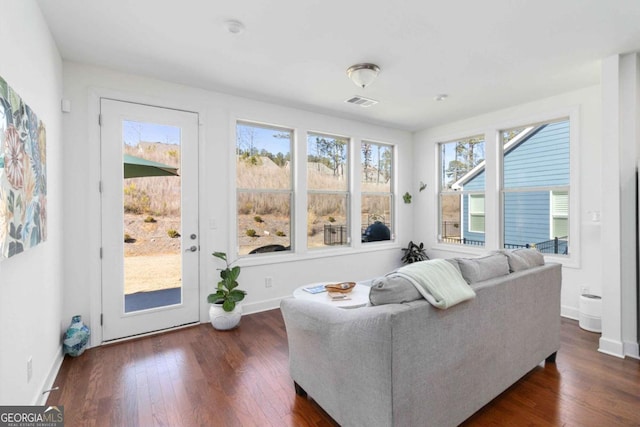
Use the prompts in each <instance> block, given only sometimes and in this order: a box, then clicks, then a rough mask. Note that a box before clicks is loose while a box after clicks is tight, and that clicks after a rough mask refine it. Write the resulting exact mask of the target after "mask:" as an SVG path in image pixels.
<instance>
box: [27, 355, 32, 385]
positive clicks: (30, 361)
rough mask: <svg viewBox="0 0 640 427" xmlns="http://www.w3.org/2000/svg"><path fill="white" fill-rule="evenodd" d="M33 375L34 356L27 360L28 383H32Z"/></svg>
mask: <svg viewBox="0 0 640 427" xmlns="http://www.w3.org/2000/svg"><path fill="white" fill-rule="evenodd" d="M32 375H33V356H29V358H28V359H27V382H31V376H32Z"/></svg>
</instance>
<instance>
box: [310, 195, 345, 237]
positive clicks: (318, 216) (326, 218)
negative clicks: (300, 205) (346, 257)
mask: <svg viewBox="0 0 640 427" xmlns="http://www.w3.org/2000/svg"><path fill="white" fill-rule="evenodd" d="M347 205H348V200H347V195H346V194H326V193H321V194H317V193H310V194H309V195H308V211H307V242H308V243H307V246H308V247H309V248H319V247H325V246H336V245H347V244H349V239H348V236H349V227H348V221H347Z"/></svg>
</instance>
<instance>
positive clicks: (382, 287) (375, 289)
mask: <svg viewBox="0 0 640 427" xmlns="http://www.w3.org/2000/svg"><path fill="white" fill-rule="evenodd" d="M447 261H448V262H450V263H451V264H452V265H453V266H454V267H455V268H456V269H458V270H460V267H459V266H458V262H457V261H456V260H454V259H447ZM394 272H395V271H393V272H391V273H394ZM391 273H389V274H387V275H386V276H382V277H378V278H377V279H374V280H373V281H372V283H371V292H370V293H369V301H370V302H371V305H384V304H402V303H404V302H411V301H415V300H419V299H423V298H424V297H423V296H422V295H421V294H420V292H418V290H417V289H416V287H415V286H414V285H413V284H412V283H411V282H410V281H408V280H407V279H405V278H403V277H398V276H395V275H393V274H391Z"/></svg>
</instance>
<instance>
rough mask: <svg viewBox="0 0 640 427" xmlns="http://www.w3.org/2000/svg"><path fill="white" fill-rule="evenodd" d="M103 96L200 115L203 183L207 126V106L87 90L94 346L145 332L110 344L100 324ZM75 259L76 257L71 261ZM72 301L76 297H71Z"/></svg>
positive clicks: (203, 285) (202, 293)
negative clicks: (101, 129) (101, 127)
mask: <svg viewBox="0 0 640 427" xmlns="http://www.w3.org/2000/svg"><path fill="white" fill-rule="evenodd" d="M101 98H109V99H113V100H118V101H122V102H130V103H135V104H143V105H148V106H151V107H160V108H168V109H173V110H180V111H186V112H190V113H196V114H198V142H197V144H198V152H199V153H200V156H199V158H198V181H199V182H202V179H203V172H202V171H203V170H204V169H203V165H204V164H205V159H204V157H205V156H204V155H202V154H203V153H205V150H204V141H205V126H204V121H203V117H204V110H205V109H204V108H203V107H202V106H198V105H194V104H190V103H185V102H184V101H180V100H169V99H159V98H156V97H152V96H147V95H141V94H135V93H131V92H122V91H116V90H110V89H104V88H95V87H90V88H89V89H88V100H87V126H88V143H89V153H90V158H89V162H88V165H89V169H90V170H89V171H88V174H87V176H88V186H89V194H88V200H87V202H88V203H87V216H88V218H90V221H89V229H88V235H89V239H88V240H89V242H88V243H89V248H91V251H92V252H94V253H95V256H93V255H92V256H91V262H90V265H89V277H88V278H87V280H88V283H89V284H90V285H89V295H90V304H89V318H88V320H89V321H88V322H85V323H87V324H88V326H89V327H90V328H91V341H90V346H91V347H97V346H100V345H102V344H110V343H115V342H119V341H122V340H127V339H131V338H138V337H140V336H143V335H146V334H142V335H136V336H134V337H131V338H123V339H121V340H113V341H109V342H108V343H104V342H103V339H102V325H101V314H102V260H101V259H100V247H101V244H102V242H101V240H102V233H101V226H102V219H101V215H102V210H101V194H100V180H101V171H100V166H101V159H100V156H101V154H100V125H99V123H98V120H99V116H100V99H101ZM203 187H204V186H203V185H199V186H198V196H197V197H198V200H199V203H198V215H199V216H200V218H201V220H200V221H199V224H198V231H197V232H198V235H199V236H200V237H201V240H200V246H201V250H200V251H198V257H199V258H198V261H199V262H198V264H199V266H200V267H199V271H198V280H199V282H200V289H199V297H200V302H199V305H198V307H199V319H200V322H201V323H202V322H206V320H207V319H206V316H205V315H207V311H206V306H207V304H206V300H205V297H206V295H207V294H208V287H207V282H206V274H205V272H206V270H207V269H206V260H207V258H206V257H205V254H206V253H208V249H207V248H208V246H209V245H208V242H207V241H206V238H207V237H209V236H210V234H209V233H206V231H207V230H206V228H205V227H204V223H205V222H206V220H203V219H206V216H205V212H206V203H203V202H202V201H203V200H205V199H204V198H203V191H204V190H203ZM70 262H73V260H70ZM70 299H71V300H73V298H70ZM76 305H77V306H80V307H82V306H83V305H82V304H76ZM161 332H162V331H159V332H151V333H149V335H153V334H157V333H161Z"/></svg>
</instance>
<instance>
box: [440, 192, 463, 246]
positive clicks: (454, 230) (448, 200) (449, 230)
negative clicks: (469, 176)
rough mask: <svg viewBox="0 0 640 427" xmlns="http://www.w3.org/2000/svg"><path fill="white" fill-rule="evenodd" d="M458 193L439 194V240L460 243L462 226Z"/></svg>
mask: <svg viewBox="0 0 640 427" xmlns="http://www.w3.org/2000/svg"><path fill="white" fill-rule="evenodd" d="M460 200H461V195H460V194H455V193H454V194H441V195H440V221H441V222H440V239H439V240H440V241H441V242H444V243H461V240H462V228H461V224H460V213H461V203H460Z"/></svg>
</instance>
